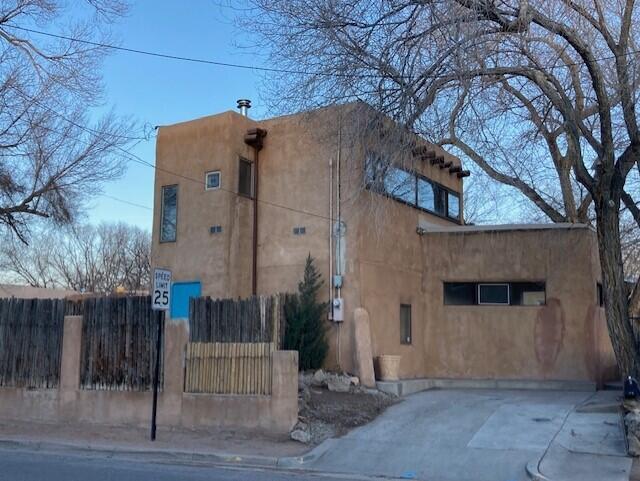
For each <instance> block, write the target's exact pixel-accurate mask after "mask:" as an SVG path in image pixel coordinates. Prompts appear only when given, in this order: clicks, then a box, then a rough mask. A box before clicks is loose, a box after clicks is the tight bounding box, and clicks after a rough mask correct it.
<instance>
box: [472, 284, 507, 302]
mask: <svg viewBox="0 0 640 481" xmlns="http://www.w3.org/2000/svg"><path fill="white" fill-rule="evenodd" d="M478 304H495V305H509V284H478Z"/></svg>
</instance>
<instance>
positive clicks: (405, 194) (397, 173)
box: [365, 154, 461, 221]
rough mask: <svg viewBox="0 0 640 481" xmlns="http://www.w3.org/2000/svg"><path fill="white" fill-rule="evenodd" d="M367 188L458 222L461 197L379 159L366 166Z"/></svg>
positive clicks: (371, 158) (373, 158)
mask: <svg viewBox="0 0 640 481" xmlns="http://www.w3.org/2000/svg"><path fill="white" fill-rule="evenodd" d="M365 184H366V187H367V188H368V189H370V190H373V191H374V192H378V193H380V194H383V195H387V196H389V197H393V198H394V199H396V200H398V201H400V202H403V203H405V204H409V205H412V206H413V207H417V208H419V209H422V210H425V211H427V212H430V213H432V214H436V215H439V216H442V217H446V218H449V219H452V220H455V221H459V220H460V217H461V212H460V195H459V194H458V193H456V192H453V191H451V190H449V189H447V188H446V187H444V186H442V185H440V184H438V183H437V182H434V181H432V180H430V179H428V178H426V177H424V176H422V175H420V174H417V173H415V172H412V171H409V170H405V169H401V168H399V167H395V166H392V165H388V164H387V163H386V162H384V161H383V160H382V159H381V158H380V157H379V156H378V155H375V154H369V156H368V157H367V159H366V162H365Z"/></svg>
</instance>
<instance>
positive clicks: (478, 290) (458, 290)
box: [443, 282, 547, 306]
mask: <svg viewBox="0 0 640 481" xmlns="http://www.w3.org/2000/svg"><path fill="white" fill-rule="evenodd" d="M443 286H444V304H445V305H453V306H456V305H457V306H471V305H483V304H485V305H511V306H543V305H545V304H546V302H547V293H546V285H545V283H544V282H444V283H443Z"/></svg>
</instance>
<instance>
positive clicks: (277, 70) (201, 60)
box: [4, 24, 386, 78]
mask: <svg viewBox="0 0 640 481" xmlns="http://www.w3.org/2000/svg"><path fill="white" fill-rule="evenodd" d="M4 26H5V27H10V28H15V29H18V30H23V31H25V32H29V33H35V34H38V35H44V36H46V37H52V38H57V39H59V40H68V41H70V42H77V43H83V44H86V45H91V46H93V47H100V48H106V49H110V50H119V51H121V52H128V53H136V54H139V55H147V56H149V57H158V58H164V59H169V60H179V61H182V62H192V63H201V64H207V65H215V66H218V67H230V68H240V69H245V70H258V71H261V72H272V73H288V74H295V75H318V76H323V77H345V78H352V77H362V78H386V77H385V76H383V75H374V74H367V75H362V74H360V75H353V74H348V73H345V74H340V73H331V72H320V71H316V72H311V71H308V70H297V69H290V70H289V69H280V68H275V67H259V66H257V65H248V64H240V63H230V62H220V61H218V60H208V59H204V58H195V57H185V56H182V55H171V54H166V53H160V52H152V51H150V50H141V49H137V48H130V47H119V46H117V45H111V44H108V43H102V42H94V41H91V40H84V39H81V38H74V37H69V36H67V35H61V34H57V33H49V32H43V31H42V30H35V29H33V28H26V27H19V26H18V25H11V24H5V25H4Z"/></svg>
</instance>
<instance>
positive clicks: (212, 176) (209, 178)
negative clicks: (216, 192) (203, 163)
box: [205, 171, 220, 190]
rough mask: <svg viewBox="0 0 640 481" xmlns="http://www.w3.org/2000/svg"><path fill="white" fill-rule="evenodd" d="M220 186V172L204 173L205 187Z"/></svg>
mask: <svg viewBox="0 0 640 481" xmlns="http://www.w3.org/2000/svg"><path fill="white" fill-rule="evenodd" d="M219 188H220V172H218V171H215V172H207V173H206V174H205V189H206V190H213V189H219Z"/></svg>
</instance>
